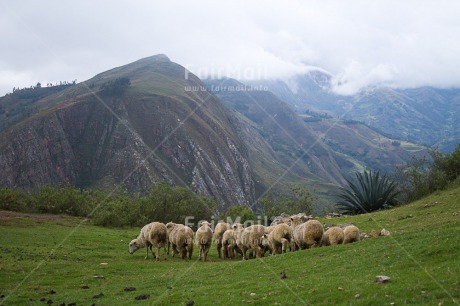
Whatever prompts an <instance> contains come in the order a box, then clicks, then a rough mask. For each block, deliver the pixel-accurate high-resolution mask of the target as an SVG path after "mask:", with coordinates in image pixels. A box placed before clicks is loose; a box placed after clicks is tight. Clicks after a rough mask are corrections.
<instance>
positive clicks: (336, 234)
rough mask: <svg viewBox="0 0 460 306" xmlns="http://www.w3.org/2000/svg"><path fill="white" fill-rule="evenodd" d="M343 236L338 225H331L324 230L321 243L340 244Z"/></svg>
mask: <svg viewBox="0 0 460 306" xmlns="http://www.w3.org/2000/svg"><path fill="white" fill-rule="evenodd" d="M343 238H344V234H343V229H341V228H340V227H338V226H333V227H330V228H328V230H327V231H325V232H324V235H323V240H322V242H321V245H322V246H328V245H335V244H342V243H343Z"/></svg>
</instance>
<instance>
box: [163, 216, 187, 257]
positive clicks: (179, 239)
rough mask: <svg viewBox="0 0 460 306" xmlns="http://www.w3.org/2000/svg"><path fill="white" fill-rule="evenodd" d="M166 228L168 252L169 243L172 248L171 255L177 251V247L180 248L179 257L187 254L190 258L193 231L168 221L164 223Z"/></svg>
mask: <svg viewBox="0 0 460 306" xmlns="http://www.w3.org/2000/svg"><path fill="white" fill-rule="evenodd" d="M166 228H167V230H168V253H169V245H170V244H171V245H172V248H173V255H172V256H173V257H174V256H175V255H176V254H178V253H179V251H178V250H177V248H179V249H180V254H181V258H182V259H184V258H185V257H186V256H187V252H188V258H189V259H191V258H192V254H193V231H192V229H191V228H190V227H188V226H185V225H182V224H176V223H172V222H169V223H167V224H166Z"/></svg>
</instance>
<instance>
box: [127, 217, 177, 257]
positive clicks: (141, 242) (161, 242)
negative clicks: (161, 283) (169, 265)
mask: <svg viewBox="0 0 460 306" xmlns="http://www.w3.org/2000/svg"><path fill="white" fill-rule="evenodd" d="M149 225H150V230H148V226H149ZM144 228H145V230H144ZM144 228H142V230H144V232H142V230H141V233H140V234H139V236H138V237H137V238H136V239H133V240H131V242H130V243H129V253H130V254H133V253H134V252H136V251H137V250H139V249H140V248H142V247H144V246H146V247H147V253H148V248H149V244H150V247H152V246H153V247H155V248H156V260H157V261H159V260H160V249H161V248H164V258H165V260H166V245H167V244H168V231H167V229H166V225H164V224H163V223H161V222H152V223H150V224H148V225H146V226H144ZM145 258H147V256H146V257H145Z"/></svg>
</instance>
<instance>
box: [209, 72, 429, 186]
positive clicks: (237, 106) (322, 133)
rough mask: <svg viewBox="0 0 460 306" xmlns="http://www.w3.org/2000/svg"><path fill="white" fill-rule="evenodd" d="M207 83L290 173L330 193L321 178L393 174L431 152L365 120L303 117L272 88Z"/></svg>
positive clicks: (332, 179) (341, 179)
mask: <svg viewBox="0 0 460 306" xmlns="http://www.w3.org/2000/svg"><path fill="white" fill-rule="evenodd" d="M205 83H206V84H207V86H208V88H210V90H213V91H214V93H215V94H216V95H217V97H218V98H219V99H220V100H221V101H222V102H223V103H224V104H225V105H226V106H227V107H228V108H230V109H232V110H234V111H235V112H236V113H237V114H238V115H240V117H242V118H243V119H242V121H246V122H248V124H250V125H251V126H252V127H253V128H254V129H255V130H256V131H258V134H259V135H260V136H261V137H262V138H263V141H265V143H266V146H267V147H270V148H271V150H272V151H273V152H274V155H272V156H273V157H272V158H273V159H274V160H276V161H277V163H278V164H279V165H283V166H284V168H283V169H286V170H285V171H289V173H292V172H297V173H298V175H299V176H300V177H304V178H308V179H307V180H305V184H306V185H310V186H311V187H312V189H318V188H319V189H323V190H324V191H325V193H326V194H327V193H328V192H329V191H330V190H328V189H327V187H325V186H323V187H322V188H321V187H318V180H319V181H321V180H323V181H327V182H332V183H334V184H336V185H343V184H344V179H349V178H351V177H353V175H354V172H355V171H362V170H363V169H374V170H379V171H382V172H391V170H392V169H394V166H395V165H398V164H402V163H404V162H407V161H409V160H410V159H411V157H412V156H413V155H420V154H424V153H426V150H425V148H424V147H422V146H419V145H415V144H413V143H409V142H405V141H397V140H395V139H392V138H389V137H387V136H384V135H382V134H381V133H380V132H379V131H378V130H376V129H372V128H371V127H369V126H367V125H365V124H362V123H360V122H356V121H352V120H340V119H333V118H330V117H325V118H324V117H323V118H319V117H312V116H308V115H301V114H299V113H297V112H295V111H294V110H293V108H292V107H291V106H290V105H288V104H287V103H285V102H284V101H282V100H281V99H279V98H278V97H277V96H275V95H274V94H273V93H271V92H270V91H267V90H264V89H266V88H268V86H266V87H250V86H247V85H244V84H242V83H240V82H238V81H236V80H232V79H222V80H205ZM258 142H261V140H258ZM258 158H259V157H258ZM294 165H295V167H292V166H294ZM255 169H257V167H255ZM256 172H257V171H256ZM271 173H273V171H271ZM275 177H277V176H276V175H275ZM313 178H317V180H316V181H315V180H314V179H313Z"/></svg>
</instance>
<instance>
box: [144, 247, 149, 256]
mask: <svg viewBox="0 0 460 306" xmlns="http://www.w3.org/2000/svg"><path fill="white" fill-rule="evenodd" d="M147 258H149V246H148V245H147V246H145V258H144V259H147Z"/></svg>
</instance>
